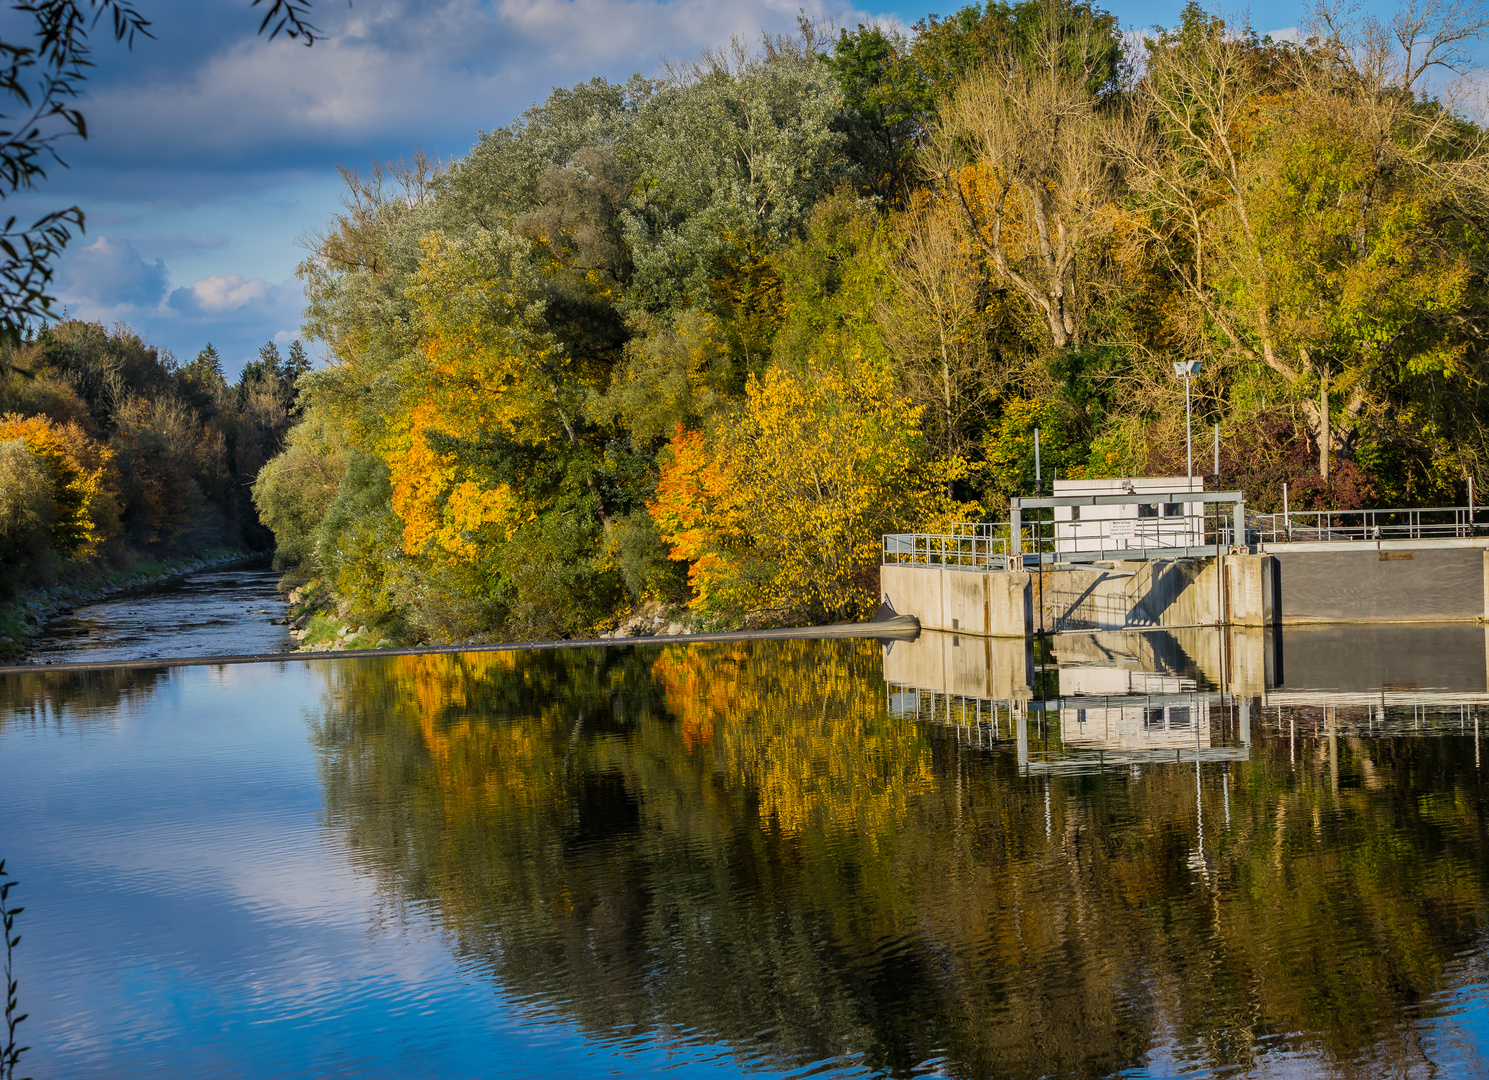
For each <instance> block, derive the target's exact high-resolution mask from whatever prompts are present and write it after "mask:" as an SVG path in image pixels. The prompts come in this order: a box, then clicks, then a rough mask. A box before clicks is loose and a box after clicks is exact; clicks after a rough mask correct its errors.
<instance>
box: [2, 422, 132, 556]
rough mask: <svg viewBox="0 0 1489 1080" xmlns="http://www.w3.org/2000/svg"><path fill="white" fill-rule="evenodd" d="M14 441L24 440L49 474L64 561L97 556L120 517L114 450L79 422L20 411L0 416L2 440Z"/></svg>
mask: <svg viewBox="0 0 1489 1080" xmlns="http://www.w3.org/2000/svg"><path fill="white" fill-rule="evenodd" d="M11 441H20V442H23V443H25V445H26V449H27V450H29V451H30V452H31V453H33V454H35V455H36V456H37V457H38V458H39V459H40V460H41V461H42V463H43V464H44V465H45V466H46V470H47V472H48V473H49V474H50V479H51V501H52V505H51V512H50V514H49V515H48V517H49V518H50V533H51V543H52V549H53V550H54V551H55V552H56V553H57V554H58V555H59V556H61V557H62V558H64V559H85V558H87V557H88V556H90V555H92V554H94V553H95V552H96V551H97V550H98V547H99V545H100V544H101V543H102V542H103V541H104V540H106V539H107V538H108V534H109V532H110V531H111V526H112V525H113V524H114V523H115V522H116V520H117V513H118V511H117V507H116V505H115V500H114V490H113V487H114V485H113V481H114V477H113V469H112V464H113V459H114V452H113V451H112V450H110V449H109V448H108V447H107V446H104V445H103V444H102V443H100V442H98V441H97V440H96V439H93V438H90V437H89V436H88V435H87V433H86V432H84V431H83V429H82V428H80V427H79V426H78V425H77V424H75V423H68V424H59V423H57V421H55V420H52V419H51V418H49V417H46V416H21V415H19V414H18V413H7V414H5V415H4V416H0V442H11Z"/></svg>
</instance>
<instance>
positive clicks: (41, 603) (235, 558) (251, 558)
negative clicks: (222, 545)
mask: <svg viewBox="0 0 1489 1080" xmlns="http://www.w3.org/2000/svg"><path fill="white" fill-rule="evenodd" d="M264 557H265V556H264V555H263V553H262V552H254V551H244V550H241V549H232V550H218V551H210V552H206V553H204V554H201V555H188V556H182V557H180V558H175V559H167V560H166V561H164V562H160V563H151V564H149V568H148V569H143V570H134V571H128V570H126V571H117V572H111V573H104V574H100V575H99V576H98V577H96V578H92V579H87V580H83V581H77V582H70V583H62V584H57V585H50V586H48V587H46V588H42V589H31V590H29V591H27V592H23V593H21V594H20V595H18V596H17V597H16V598H15V599H14V600H11V601H9V602H8V603H5V604H0V666H3V665H9V664H20V663H24V662H25V660H26V649H27V646H28V644H29V643H30V641H31V639H32V638H35V637H37V636H38V635H40V634H41V632H42V631H43V630H45V629H46V626H47V624H48V623H49V622H51V621H52V620H53V619H57V618H60V617H61V616H63V615H66V614H67V613H68V612H70V611H75V610H77V609H78V608H82V607H87V606H88V605H89V604H96V603H98V602H99V601H101V600H107V599H109V598H110V597H113V596H118V595H120V594H121V593H127V592H131V591H133V590H135V589H143V588H148V587H149V586H151V585H158V584H160V583H161V582H163V581H169V580H170V579H171V578H176V577H181V576H182V575H184V574H192V573H196V572H197V571H198V570H212V569H217V568H219V567H224V566H235V565H237V564H240V563H249V562H256V561H259V560H261V559H263V558H264Z"/></svg>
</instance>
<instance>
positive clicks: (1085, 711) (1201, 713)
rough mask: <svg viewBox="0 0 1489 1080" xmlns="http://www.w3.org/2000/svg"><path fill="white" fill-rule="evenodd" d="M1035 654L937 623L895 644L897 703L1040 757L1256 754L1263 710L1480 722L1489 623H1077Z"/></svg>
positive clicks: (1465, 724)
mask: <svg viewBox="0 0 1489 1080" xmlns="http://www.w3.org/2000/svg"><path fill="white" fill-rule="evenodd" d="M1036 658H1037V657H1036V652H1035V647H1034V646H1033V644H1032V643H1026V642H1024V641H1020V640H1008V639H1002V640H999V639H989V638H980V637H963V636H961V635H953V634H941V633H935V632H926V633H923V634H922V635H921V636H920V638H919V639H917V640H916V641H913V642H904V641H900V642H896V643H894V644H893V645H892V646H890V647H889V648H887V649H886V652H885V659H884V677H885V679H886V681H887V682H889V683H890V684H891V685H890V687H889V705H890V708H891V710H892V711H893V712H894V713H895V714H896V715H900V716H918V717H921V718H922V719H925V720H929V721H935V722H936V723H937V724H950V725H953V726H955V727H957V728H958V730H960V731H963V732H965V737H966V738H968V739H969V740H971V741H976V742H979V743H984V744H985V743H992V742H1000V741H1008V742H1013V743H1015V744H1016V746H1017V750H1018V757H1019V763H1020V764H1021V765H1023V766H1026V767H1027V768H1029V769H1031V770H1035V771H1038V770H1045V771H1049V770H1056V771H1058V770H1063V769H1068V768H1077V769H1078V768H1084V767H1086V766H1087V765H1089V763H1090V762H1091V761H1092V760H1093V758H1094V759H1095V760H1097V761H1100V762H1104V763H1105V764H1113V763H1116V762H1130V763H1136V762H1140V761H1144V760H1170V761H1171V760H1173V759H1174V757H1175V756H1176V755H1177V756H1178V757H1179V758H1180V759H1182V760H1185V761H1188V760H1190V759H1191V758H1197V759H1199V760H1227V759H1234V758H1240V757H1245V756H1246V754H1247V753H1248V752H1249V744H1250V741H1251V724H1252V721H1253V720H1258V719H1260V718H1261V717H1262V716H1265V717H1267V718H1268V723H1269V724H1270V723H1274V722H1279V721H1280V720H1281V719H1282V718H1283V717H1284V716H1285V717H1286V723H1287V730H1288V731H1289V733H1290V734H1293V733H1296V732H1297V731H1299V730H1302V731H1305V732H1310V733H1314V734H1320V733H1324V732H1329V733H1336V734H1337V732H1339V731H1340V730H1342V729H1341V725H1344V727H1345V728H1347V729H1348V730H1350V731H1353V732H1356V733H1359V734H1364V735H1387V734H1390V733H1392V732H1393V731H1408V730H1409V731H1417V732H1419V731H1421V730H1422V729H1423V726H1424V725H1427V724H1437V725H1442V724H1446V725H1447V728H1444V730H1447V729H1448V728H1452V729H1454V730H1457V728H1458V727H1461V728H1463V729H1464V730H1465V731H1470V730H1476V728H1477V725H1478V723H1479V712H1478V710H1479V709H1480V708H1482V707H1483V706H1485V705H1489V627H1486V626H1482V625H1470V624H1464V623H1443V624H1428V625H1423V624H1416V625H1410V626H1405V625H1399V624H1396V625H1392V624H1377V625H1360V624H1339V625H1313V626H1285V627H1282V628H1280V629H1276V630H1271V629H1268V630H1259V629H1257V630H1245V629H1241V628H1237V627H1229V628H1224V629H1214V628H1198V627H1194V628H1184V629H1174V630H1159V631H1124V632H1120V633H1101V632H1089V633H1071V634H1062V635H1059V636H1058V637H1054V638H1050V639H1048V656H1047V661H1048V662H1045V663H1042V664H1041V663H1036ZM1259 710H1260V711H1259ZM1269 710H1280V711H1278V712H1277V713H1276V719H1275V720H1274V718H1273V713H1272V712H1270V711H1269ZM1341 710H1343V712H1342V714H1341ZM1455 725H1456V727H1455Z"/></svg>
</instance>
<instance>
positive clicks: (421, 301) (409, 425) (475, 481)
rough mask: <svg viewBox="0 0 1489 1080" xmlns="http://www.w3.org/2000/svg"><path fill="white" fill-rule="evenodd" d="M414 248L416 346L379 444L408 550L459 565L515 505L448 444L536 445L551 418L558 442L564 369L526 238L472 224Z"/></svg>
mask: <svg viewBox="0 0 1489 1080" xmlns="http://www.w3.org/2000/svg"><path fill="white" fill-rule="evenodd" d="M422 248H423V258H422V261H421V262H420V266H419V271H418V273H417V275H416V276H415V280H414V284H413V285H412V286H411V287H410V289H409V295H410V297H411V298H412V300H413V301H414V303H415V305H416V307H417V312H418V332H419V349H418V352H417V353H416V355H415V356H413V357H412V358H410V360H409V362H408V365H407V367H408V370H407V372H406V373H405V374H406V379H405V386H406V388H407V389H406V392H405V404H404V408H403V410H402V411H401V414H400V415H399V416H398V418H397V419H396V421H395V422H394V423H393V424H391V425H390V427H389V435H388V439H387V443H386V445H385V446H384V448H383V449H384V456H385V458H386V460H387V462H388V466H389V469H390V471H391V473H392V484H393V509H394V511H395V512H396V513H397V514H398V517H399V519H400V520H402V522H403V524H404V546H405V548H406V550H408V551H409V552H410V553H413V554H429V555H432V556H435V557H437V558H441V559H443V560H445V561H449V562H461V561H468V560H470V559H472V558H474V557H475V555H476V553H477V546H478V543H479V541H480V539H481V538H482V537H485V538H486V539H488V540H489V539H494V538H498V537H499V538H503V539H505V538H509V537H510V535H511V533H512V531H513V530H514V529H515V528H516V527H517V525H518V524H519V523H520V521H521V520H522V517H523V508H522V506H521V505H520V502H519V499H518V498H517V496H516V495H515V494H514V493H513V491H512V490H511V488H510V486H509V485H507V484H506V483H504V482H500V481H498V480H497V479H496V478H494V477H492V476H491V475H489V474H490V469H489V468H488V467H486V466H485V465H484V464H483V462H482V460H481V458H480V455H479V454H476V455H470V454H464V455H463V454H460V453H457V452H455V451H454V450H452V449H450V448H449V446H450V444H451V442H452V441H464V442H466V443H472V444H475V445H477V446H479V445H481V444H482V443H485V442H490V441H500V440H505V439H513V438H516V437H521V438H522V439H523V440H524V441H525V442H528V443H530V444H535V445H542V444H543V443H544V441H545V440H546V438H547V435H548V432H549V430H550V429H549V428H548V425H546V423H545V421H546V420H548V419H549V418H550V417H552V416H554V415H555V414H556V416H557V419H558V421H559V423H558V425H557V428H558V433H559V434H560V437H562V433H563V432H567V433H568V434H569V437H570V438H572V424H571V420H570V417H571V415H572V406H571V405H570V403H569V402H566V401H565V400H564V398H565V394H566V393H567V392H568V391H567V390H566V380H565V378H564V374H565V369H566V368H567V366H568V364H567V358H566V357H565V355H564V352H563V348H562V346H561V345H560V344H559V343H558V342H556V341H555V340H554V339H553V336H552V335H551V334H550V333H549V332H548V330H547V328H546V326H545V325H544V322H543V301H542V299H541V270H540V269H539V267H538V265H537V263H536V260H535V259H534V256H533V245H531V244H530V243H528V242H527V241H525V240H522V239H520V238H518V237H515V236H512V235H510V234H508V233H505V232H501V231H499V230H491V231H488V230H484V229H479V230H471V231H470V232H468V233H466V234H464V235H462V236H458V237H451V236H448V235H446V234H445V233H442V232H435V233H431V234H430V235H428V236H427V237H425V238H424V240H423V243H422Z"/></svg>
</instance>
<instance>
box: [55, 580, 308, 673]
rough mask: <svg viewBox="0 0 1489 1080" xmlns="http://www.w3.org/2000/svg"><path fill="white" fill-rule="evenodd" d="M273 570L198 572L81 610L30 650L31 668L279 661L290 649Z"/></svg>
mask: <svg viewBox="0 0 1489 1080" xmlns="http://www.w3.org/2000/svg"><path fill="white" fill-rule="evenodd" d="M280 576H281V575H280V574H279V573H277V572H276V571H274V570H271V569H269V568H267V567H241V566H238V567H224V568H220V569H214V570H200V571H197V572H196V573H194V574H188V575H184V576H182V577H178V578H172V579H170V580H168V581H165V582H162V583H160V584H158V585H152V586H149V587H147V588H143V589H140V590H138V591H135V592H131V593H128V594H125V595H122V596H116V597H113V598H111V599H108V600H104V601H102V602H100V603H97V604H90V605H88V606H87V607H84V608H79V609H77V610H76V611H74V612H72V613H71V614H69V615H66V616H64V617H62V618H60V619H57V620H55V621H53V622H52V623H51V624H49V625H48V626H47V628H46V630H45V632H44V633H43V634H42V635H41V636H40V637H39V638H37V639H36V640H35V642H34V643H33V644H32V645H30V646H29V647H28V652H29V653H30V659H31V662H32V663H36V664H49V663H56V664H60V663H68V662H93V661H104V662H107V661H113V660H151V659H156V658H162V659H164V658H169V657H186V656H233V655H238V656H242V655H255V654H260V653H276V652H284V651H286V650H288V649H289V648H290V647H291V645H292V642H291V640H290V637H289V632H288V629H287V628H286V627H285V626H284V625H282V624H279V625H277V624H276V623H275V620H276V619H283V618H284V617H285V611H286V605H285V602H284V597H283V596H281V595H280V593H279V591H278V588H277V586H278V583H279V579H280Z"/></svg>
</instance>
